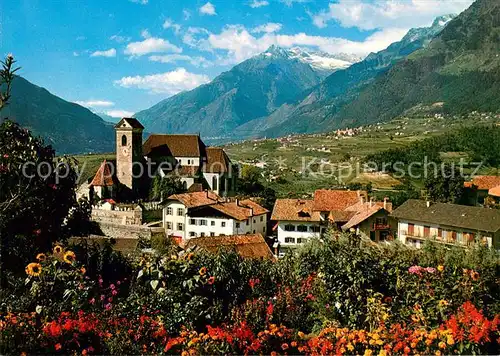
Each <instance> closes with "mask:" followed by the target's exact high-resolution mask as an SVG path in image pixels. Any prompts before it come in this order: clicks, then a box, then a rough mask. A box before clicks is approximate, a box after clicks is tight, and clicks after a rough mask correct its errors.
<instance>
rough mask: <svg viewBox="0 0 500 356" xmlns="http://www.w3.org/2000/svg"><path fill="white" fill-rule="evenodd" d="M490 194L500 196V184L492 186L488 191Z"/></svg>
mask: <svg viewBox="0 0 500 356" xmlns="http://www.w3.org/2000/svg"><path fill="white" fill-rule="evenodd" d="M488 194H489V195H491V196H494V197H498V198H500V185H499V186H496V187H494V188H491V189H490V190H489V191H488Z"/></svg>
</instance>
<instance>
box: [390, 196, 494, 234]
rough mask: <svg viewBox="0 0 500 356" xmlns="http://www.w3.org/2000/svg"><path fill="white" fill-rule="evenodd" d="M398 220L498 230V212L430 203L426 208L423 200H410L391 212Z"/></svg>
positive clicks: (480, 229) (491, 230)
mask: <svg viewBox="0 0 500 356" xmlns="http://www.w3.org/2000/svg"><path fill="white" fill-rule="evenodd" d="M392 216H393V217H395V218H398V219H404V220H409V221H418V222H422V223H428V224H437V225H444V226H450V227H457V228H462V229H469V230H474V231H484V232H496V231H498V230H500V210H499V209H487V208H479V207H474V206H466V205H457V204H445V203H432V204H431V205H430V206H429V207H427V202H426V201H424V200H416V199H410V200H408V201H406V202H405V203H404V204H403V205H401V206H400V207H399V208H397V209H396V210H394V211H393V213H392Z"/></svg>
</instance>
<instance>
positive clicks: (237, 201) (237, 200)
mask: <svg viewBox="0 0 500 356" xmlns="http://www.w3.org/2000/svg"><path fill="white" fill-rule="evenodd" d="M236 206H240V200H239V199H238V198H236Z"/></svg>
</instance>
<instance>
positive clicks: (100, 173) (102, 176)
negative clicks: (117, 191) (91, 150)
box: [90, 160, 114, 187]
mask: <svg viewBox="0 0 500 356" xmlns="http://www.w3.org/2000/svg"><path fill="white" fill-rule="evenodd" d="M113 184H114V182H113V177H112V175H111V169H110V168H109V164H108V162H107V161H106V160H104V161H103V162H102V163H101V166H100V167H99V169H98V170H97V172H96V174H95V176H94V179H92V182H91V183H90V185H91V186H94V187H111V186H112V185H113Z"/></svg>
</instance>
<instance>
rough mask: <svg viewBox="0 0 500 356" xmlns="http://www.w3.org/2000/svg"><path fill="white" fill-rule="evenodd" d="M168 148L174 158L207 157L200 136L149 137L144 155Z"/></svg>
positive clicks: (144, 148)
mask: <svg viewBox="0 0 500 356" xmlns="http://www.w3.org/2000/svg"><path fill="white" fill-rule="evenodd" d="M165 146H166V148H168V151H169V152H170V153H171V154H172V155H173V156H174V157H201V156H204V155H205V144H204V143H203V142H202V141H201V139H200V137H199V136H198V135H159V134H153V135H151V136H149V137H148V139H147V140H146V142H144V145H143V148H142V150H143V153H144V155H146V156H147V155H149V154H150V153H151V151H153V150H156V149H161V148H165Z"/></svg>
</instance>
